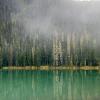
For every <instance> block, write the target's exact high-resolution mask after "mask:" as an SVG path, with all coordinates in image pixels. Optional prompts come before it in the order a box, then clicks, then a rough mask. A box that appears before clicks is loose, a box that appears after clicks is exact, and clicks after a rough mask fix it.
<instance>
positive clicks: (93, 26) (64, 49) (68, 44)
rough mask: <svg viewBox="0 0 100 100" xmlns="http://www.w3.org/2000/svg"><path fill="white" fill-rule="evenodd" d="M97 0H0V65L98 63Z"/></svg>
mask: <svg viewBox="0 0 100 100" xmlns="http://www.w3.org/2000/svg"><path fill="white" fill-rule="evenodd" d="M99 39H100V1H95V0H93V1H92V0H91V1H75V0H0V66H41V65H50V66H52V65H54V66H61V65H63V66H65V65H68V66H69V65H76V66H97V65H99V64H100V40H99Z"/></svg>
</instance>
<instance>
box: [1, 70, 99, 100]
mask: <svg viewBox="0 0 100 100" xmlns="http://www.w3.org/2000/svg"><path fill="white" fill-rule="evenodd" d="M99 85H100V73H99V72H97V71H1V72H0V100H100V86H99Z"/></svg>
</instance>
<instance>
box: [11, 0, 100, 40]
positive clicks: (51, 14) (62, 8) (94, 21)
mask: <svg viewBox="0 0 100 100" xmlns="http://www.w3.org/2000/svg"><path fill="white" fill-rule="evenodd" d="M13 2H14V4H15V5H14V6H15V9H16V12H15V13H13V14H12V21H16V22H17V23H19V24H20V25H23V26H24V29H25V34H30V33H31V34H33V33H34V32H36V31H37V30H38V31H39V32H40V33H45V34H47V33H53V32H54V31H55V30H57V31H61V32H66V33H71V32H74V33H79V34H83V32H84V31H88V32H89V33H90V34H91V35H93V36H94V37H95V38H96V39H97V40H99V38H100V2H99V1H92V0H91V2H76V1H74V0H72V1H71V0H14V1H13Z"/></svg>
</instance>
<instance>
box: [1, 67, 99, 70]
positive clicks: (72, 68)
mask: <svg viewBox="0 0 100 100" xmlns="http://www.w3.org/2000/svg"><path fill="white" fill-rule="evenodd" d="M0 70H47V71H48V70H100V66H81V67H77V66H59V67H55V66H40V67H36V66H25V67H22V66H8V67H2V68H1V69H0Z"/></svg>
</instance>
